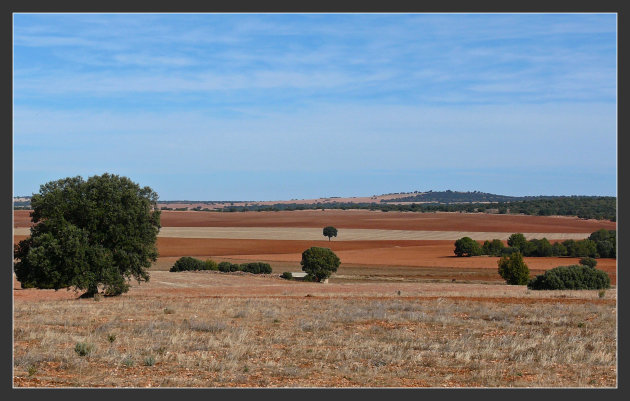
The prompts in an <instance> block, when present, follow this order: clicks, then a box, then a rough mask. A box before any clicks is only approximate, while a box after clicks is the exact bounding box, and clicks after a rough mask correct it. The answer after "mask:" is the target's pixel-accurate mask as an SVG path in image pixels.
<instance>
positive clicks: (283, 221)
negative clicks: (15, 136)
mask: <svg viewBox="0 0 630 401" xmlns="http://www.w3.org/2000/svg"><path fill="white" fill-rule="evenodd" d="M29 224H30V218H29V212H28V211H23V210H18V211H15V215H14V225H15V227H28V226H29ZM162 225H163V226H164V227H323V226H325V225H334V226H335V227H337V228H339V229H343V228H362V229H390V230H428V231H456V230H460V231H487V232H549V233H554V232H555V233H582V232H583V233H590V232H593V231H596V230H598V229H600V228H606V229H616V223H614V222H610V221H597V220H582V219H578V218H573V217H542V216H520V215H515V216H513V215H493V214H466V213H410V212H388V213H384V212H380V211H378V212H374V211H362V210H325V211H321V210H307V211H285V212H239V213H216V212H195V211H191V212H184V211H182V212H179V211H163V212H162ZM23 238H25V236H22V235H16V236H15V237H14V241H15V242H17V241H19V240H21V239H23ZM552 242H553V241H552ZM311 246H323V247H328V248H331V249H332V250H333V251H335V253H337V255H338V256H339V257H340V259H341V261H342V265H341V270H340V271H339V274H340V275H343V274H342V271H343V270H344V269H345V270H346V272H350V271H351V272H352V273H354V274H357V273H360V271H359V270H360V269H359V268H358V267H357V266H364V267H365V268H369V275H370V276H371V277H374V276H375V275H376V276H380V277H384V276H386V275H388V274H392V275H393V276H395V277H399V278H401V277H403V276H405V277H408V276H410V275H411V276H416V277H423V276H424V277H425V278H428V277H432V278H441V279H448V278H451V277H452V278H458V277H460V276H461V275H462V274H464V275H465V276H466V277H467V278H468V279H471V280H473V281H474V280H482V281H488V280H490V281H496V280H500V277H499V276H498V274H496V273H495V272H496V269H497V260H498V258H496V257H485V256H481V257H471V258H458V257H455V256H454V254H453V249H454V245H453V241H441V240H422V241H419V240H374V241H335V240H334V239H333V241H327V240H322V241H307V240H274V239H273V238H270V239H268V240H267V239H265V240H263V239H226V238H170V237H160V238H158V250H159V253H160V261H159V262H161V263H158V264H157V266H154V270H155V269H156V268H157V269H159V270H162V269H168V267H170V266H169V264H170V265H172V263H173V262H174V260H175V259H176V258H178V257H181V256H194V257H199V258H215V259H217V260H220V259H223V260H235V261H239V260H240V261H252V260H253V261H255V260H260V261H267V262H271V263H272V266H274V271H278V272H281V271H287V270H288V271H295V270H300V266H299V262H300V259H301V253H302V252H303V251H304V250H305V249H307V248H309V247H311ZM525 261H526V263H527V264H528V266H529V268H530V270H531V272H532V274H540V273H542V272H543V271H545V270H547V269H550V268H553V267H556V266H561V265H569V264H575V263H577V262H578V261H579V259H578V258H525ZM393 267H397V268H398V269H396V272H394V270H392V268H393ZM598 268H600V269H602V270H604V271H606V272H607V273H608V274H609V275H610V276H611V281H612V283H613V284H615V283H616V260H614V259H599V262H598ZM348 269H350V270H348ZM357 269H359V270H357ZM375 269H378V270H379V271H375ZM405 269H406V270H405ZM414 269H415V270H414ZM426 269H430V274H429V272H428V271H427V270H426ZM403 270H405V271H403ZM436 270H441V271H442V274H438V273H437V272H436ZM489 270H494V271H495V272H493V273H490V271H489ZM423 272H424V273H423ZM359 275H360V274H359Z"/></svg>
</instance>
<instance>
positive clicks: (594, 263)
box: [580, 257, 597, 267]
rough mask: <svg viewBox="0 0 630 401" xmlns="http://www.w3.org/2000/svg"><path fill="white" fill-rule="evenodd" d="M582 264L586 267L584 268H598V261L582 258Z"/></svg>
mask: <svg viewBox="0 0 630 401" xmlns="http://www.w3.org/2000/svg"><path fill="white" fill-rule="evenodd" d="M580 264H581V265H584V266H588V267H595V266H597V261H596V260H595V259H593V258H588V257H587V258H582V259H580Z"/></svg>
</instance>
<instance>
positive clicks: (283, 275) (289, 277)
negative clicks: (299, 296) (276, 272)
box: [280, 272, 293, 280]
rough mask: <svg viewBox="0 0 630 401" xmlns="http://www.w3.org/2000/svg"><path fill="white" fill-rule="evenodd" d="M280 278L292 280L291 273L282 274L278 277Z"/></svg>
mask: <svg viewBox="0 0 630 401" xmlns="http://www.w3.org/2000/svg"><path fill="white" fill-rule="evenodd" d="M280 277H281V278H284V279H287V280H291V279H292V278H293V274H291V272H284V273H282V274H281V275H280Z"/></svg>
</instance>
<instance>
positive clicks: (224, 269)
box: [218, 262, 240, 273]
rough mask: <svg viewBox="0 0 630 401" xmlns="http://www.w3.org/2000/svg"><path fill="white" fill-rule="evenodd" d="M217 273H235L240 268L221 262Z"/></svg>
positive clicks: (233, 264)
mask: <svg viewBox="0 0 630 401" xmlns="http://www.w3.org/2000/svg"><path fill="white" fill-rule="evenodd" d="M218 267H219V271H221V272H224V273H229V272H235V271H239V270H240V266H239V265H237V264H235V263H230V262H221V263H219V266H218Z"/></svg>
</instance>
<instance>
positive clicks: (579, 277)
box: [527, 265, 610, 290]
mask: <svg viewBox="0 0 630 401" xmlns="http://www.w3.org/2000/svg"><path fill="white" fill-rule="evenodd" d="M527 288H529V289H530V290H600V289H606V288H610V277H608V274H606V273H605V272H603V271H601V270H598V269H595V268H592V267H589V266H584V265H571V266H558V267H555V268H553V269H551V270H547V271H546V272H545V273H544V274H541V275H538V276H536V277H534V278H533V279H531V280H530V281H529V283H527Z"/></svg>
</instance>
